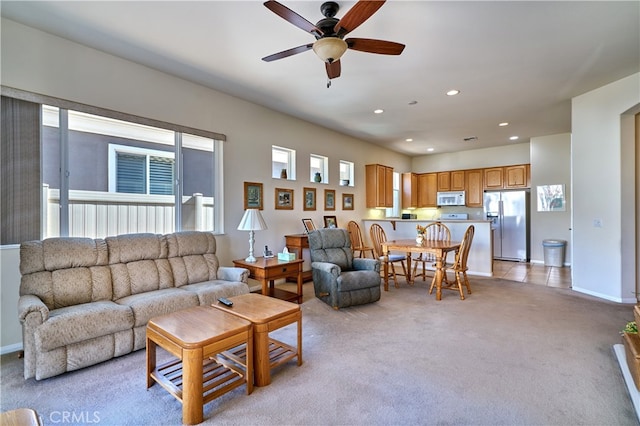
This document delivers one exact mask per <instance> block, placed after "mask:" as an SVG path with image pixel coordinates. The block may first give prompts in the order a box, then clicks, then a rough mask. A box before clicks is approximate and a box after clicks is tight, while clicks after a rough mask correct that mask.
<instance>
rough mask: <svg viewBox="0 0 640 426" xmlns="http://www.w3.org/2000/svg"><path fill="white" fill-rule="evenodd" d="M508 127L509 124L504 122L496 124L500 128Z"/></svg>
mask: <svg viewBox="0 0 640 426" xmlns="http://www.w3.org/2000/svg"><path fill="white" fill-rule="evenodd" d="M508 125H509V123H507V122H506V121H505V122H503V123H500V124H498V126H500V127H504V126H508Z"/></svg>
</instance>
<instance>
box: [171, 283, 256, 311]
mask: <svg viewBox="0 0 640 426" xmlns="http://www.w3.org/2000/svg"><path fill="white" fill-rule="evenodd" d="M180 289H181V290H187V291H191V292H194V293H195V294H197V295H198V301H199V303H200V305H201V306H209V305H211V304H212V303H216V301H217V300H218V298H219V297H233V296H239V295H241V294H247V293H249V286H248V285H247V284H245V283H243V282H238V281H222V280H213V281H205V282H202V283H196V284H187V285H184V286H182V287H180Z"/></svg>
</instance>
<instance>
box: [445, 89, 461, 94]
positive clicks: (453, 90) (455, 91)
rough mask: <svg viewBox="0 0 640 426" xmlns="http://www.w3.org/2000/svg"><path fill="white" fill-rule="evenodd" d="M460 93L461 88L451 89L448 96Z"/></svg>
mask: <svg viewBox="0 0 640 426" xmlns="http://www.w3.org/2000/svg"><path fill="white" fill-rule="evenodd" d="M458 93H460V91H459V90H456V89H452V90H449V91H448V92H447V96H455V95H457V94H458Z"/></svg>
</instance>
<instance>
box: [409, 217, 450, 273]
mask: <svg viewBox="0 0 640 426" xmlns="http://www.w3.org/2000/svg"><path fill="white" fill-rule="evenodd" d="M424 239H425V240H426V241H451V231H450V230H449V228H448V227H447V225H445V224H444V223H442V222H433V223H430V224H429V225H427V226H426V228H425V231H424ZM445 256H446V255H445ZM412 260H413V261H414V262H415V263H414V264H413V277H414V279H415V278H417V277H419V276H422V281H426V278H427V262H429V263H432V262H435V260H436V257H435V255H434V254H433V253H420V254H419V255H418V256H417V257H415V258H413V259H412ZM445 261H446V257H445V259H442V262H443V263H444V262H445ZM419 263H421V264H422V273H420V274H417V275H416V271H417V269H418V264H419Z"/></svg>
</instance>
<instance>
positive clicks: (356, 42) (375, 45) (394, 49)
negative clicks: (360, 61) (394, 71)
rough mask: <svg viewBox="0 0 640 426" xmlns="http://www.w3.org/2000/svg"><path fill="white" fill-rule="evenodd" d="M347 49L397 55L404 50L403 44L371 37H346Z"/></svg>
mask: <svg viewBox="0 0 640 426" xmlns="http://www.w3.org/2000/svg"><path fill="white" fill-rule="evenodd" d="M345 42H346V43H347V46H349V49H353V50H359V51H361V52H369V53H378V54H380V55H399V54H401V53H402V51H403V50H404V44H401V43H396V42H393V41H386V40H375V39H371V38H348V39H346V40H345Z"/></svg>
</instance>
